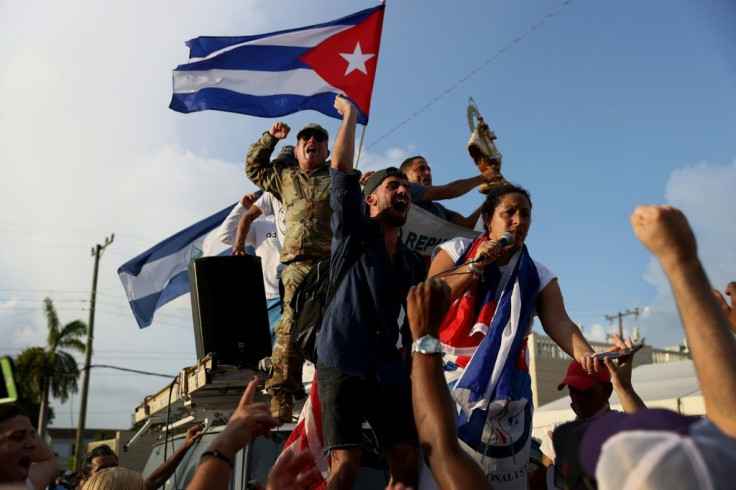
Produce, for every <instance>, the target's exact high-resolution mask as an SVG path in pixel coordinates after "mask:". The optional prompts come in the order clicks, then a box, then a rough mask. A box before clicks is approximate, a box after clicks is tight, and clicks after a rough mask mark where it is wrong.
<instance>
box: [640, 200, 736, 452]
mask: <svg viewBox="0 0 736 490" xmlns="http://www.w3.org/2000/svg"><path fill="white" fill-rule="evenodd" d="M631 226H632V228H633V229H634V233H635V234H636V237H637V238H638V239H639V241H641V243H642V244H643V245H644V246H645V247H647V248H648V249H649V250H650V251H651V252H652V253H653V254H654V255H655V257H657V259H659V262H660V263H661V264H662V268H663V269H664V272H665V274H667V277H668V278H669V281H670V286H672V293H673V295H674V297H675V301H676V302H677V308H678V309H679V311H680V317H681V318H682V324H683V326H684V327H685V336H686V337H687V344H688V347H689V348H690V352H691V353H692V357H693V364H694V365H695V374H696V375H697V376H698V381H699V383H700V389H701V391H702V393H703V398H704V400H705V409H706V413H707V415H708V418H709V419H710V420H711V421H713V423H714V424H716V425H717V426H718V427H719V428H720V429H721V430H722V431H723V432H724V433H726V434H727V435H729V436H730V437H736V417H734V416H733V407H735V406H736V338H735V337H734V335H733V333H732V332H731V329H730V325H729V321H728V319H727V318H726V316H725V315H724V314H723V311H722V310H721V308H720V307H719V305H718V302H717V301H716V298H715V296H714V295H713V292H712V289H711V285H710V282H709V281H708V278H707V277H706V275H705V271H704V270H703V266H702V264H701V263H700V260H699V259H698V252H697V245H696V243H695V236H694V235H693V232H692V229H691V228H690V225H689V224H688V222H687V219H686V218H685V215H684V214H682V212H681V211H679V210H677V209H675V208H673V207H671V206H638V207H637V208H636V210H634V213H633V214H632V215H631Z"/></svg>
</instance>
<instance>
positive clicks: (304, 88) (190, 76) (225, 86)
mask: <svg viewBox="0 0 736 490" xmlns="http://www.w3.org/2000/svg"><path fill="white" fill-rule="evenodd" d="M383 12H384V5H379V6H378V7H375V8H371V9H367V10H363V11H361V12H358V13H355V14H352V15H349V16H347V17H343V18H342V19H338V20H334V21H331V22H326V23H324V24H318V25H315V26H310V27H302V28H298V29H291V30H286V31H279V32H272V33H270V34H262V35H257V36H242V37H198V38H196V39H192V40H190V41H189V42H187V46H189V50H190V51H189V62H188V63H186V64H184V65H179V66H178V67H177V68H176V70H174V95H173V97H172V99H171V104H170V106H169V107H171V109H173V110H175V111H179V112H185V113H188V112H195V111H201V110H205V109H216V110H221V111H228V112H237V113H241V114H249V115H252V116H259V117H279V116H283V115H286V114H291V113H293V112H297V111H303V110H307V109H313V110H316V111H319V112H321V113H323V114H325V115H327V116H330V117H334V118H337V119H341V116H340V115H339V114H338V112H337V110H335V108H334V107H333V104H334V102H335V96H336V95H337V94H339V93H344V94H345V95H346V96H347V97H348V98H350V100H352V101H353V102H354V103H355V105H356V106H357V107H358V109H359V110H360V116H359V117H358V123H360V124H366V123H367V122H368V114H369V112H370V105H371V94H372V92H373V79H374V77H375V74H376V65H377V61H378V49H379V47H380V44H381V27H382V26H383Z"/></svg>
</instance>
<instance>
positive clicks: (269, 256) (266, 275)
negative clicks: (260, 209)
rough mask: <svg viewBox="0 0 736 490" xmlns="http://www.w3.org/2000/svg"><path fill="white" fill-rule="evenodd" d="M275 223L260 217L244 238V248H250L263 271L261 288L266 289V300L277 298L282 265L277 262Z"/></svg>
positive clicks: (277, 250) (279, 251)
mask: <svg viewBox="0 0 736 490" xmlns="http://www.w3.org/2000/svg"><path fill="white" fill-rule="evenodd" d="M276 235H277V233H276V223H275V222H274V219H273V218H266V217H264V216H260V217H259V218H258V219H257V220H255V221H253V223H251V225H250V230H248V235H246V237H245V246H246V247H247V246H248V245H250V246H252V247H253V248H254V249H255V252H256V255H257V256H259V257H260V258H261V268H262V269H263V286H264V287H265V289H266V298H267V299H274V298H278V297H279V277H280V276H281V270H282V269H283V267H284V265H283V264H281V263H280V262H279V257H280V256H281V244H280V243H279V241H278V239H277V238H276Z"/></svg>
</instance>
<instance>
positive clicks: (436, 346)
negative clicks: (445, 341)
mask: <svg viewBox="0 0 736 490" xmlns="http://www.w3.org/2000/svg"><path fill="white" fill-rule="evenodd" d="M415 352H419V353H420V354H442V345H441V344H440V341H439V339H438V338H437V337H432V336H431V335H424V336H423V337H419V338H418V339H417V340H415V341H414V343H413V344H411V353H412V355H414V353H415Z"/></svg>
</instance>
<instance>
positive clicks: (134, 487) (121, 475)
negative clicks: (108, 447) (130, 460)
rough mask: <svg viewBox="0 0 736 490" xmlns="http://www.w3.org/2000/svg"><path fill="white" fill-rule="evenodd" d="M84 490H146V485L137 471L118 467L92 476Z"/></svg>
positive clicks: (106, 469)
mask: <svg viewBox="0 0 736 490" xmlns="http://www.w3.org/2000/svg"><path fill="white" fill-rule="evenodd" d="M82 489H83V490H111V489H114V490H146V483H145V481H144V480H143V477H142V476H141V474H140V473H138V472H137V471H133V470H131V469H129V468H123V467H121V466H117V467H115V468H105V469H104V470H102V471H100V472H98V473H95V474H94V475H92V478H90V479H89V480H87V483H85V484H84V486H83V487H82Z"/></svg>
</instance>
